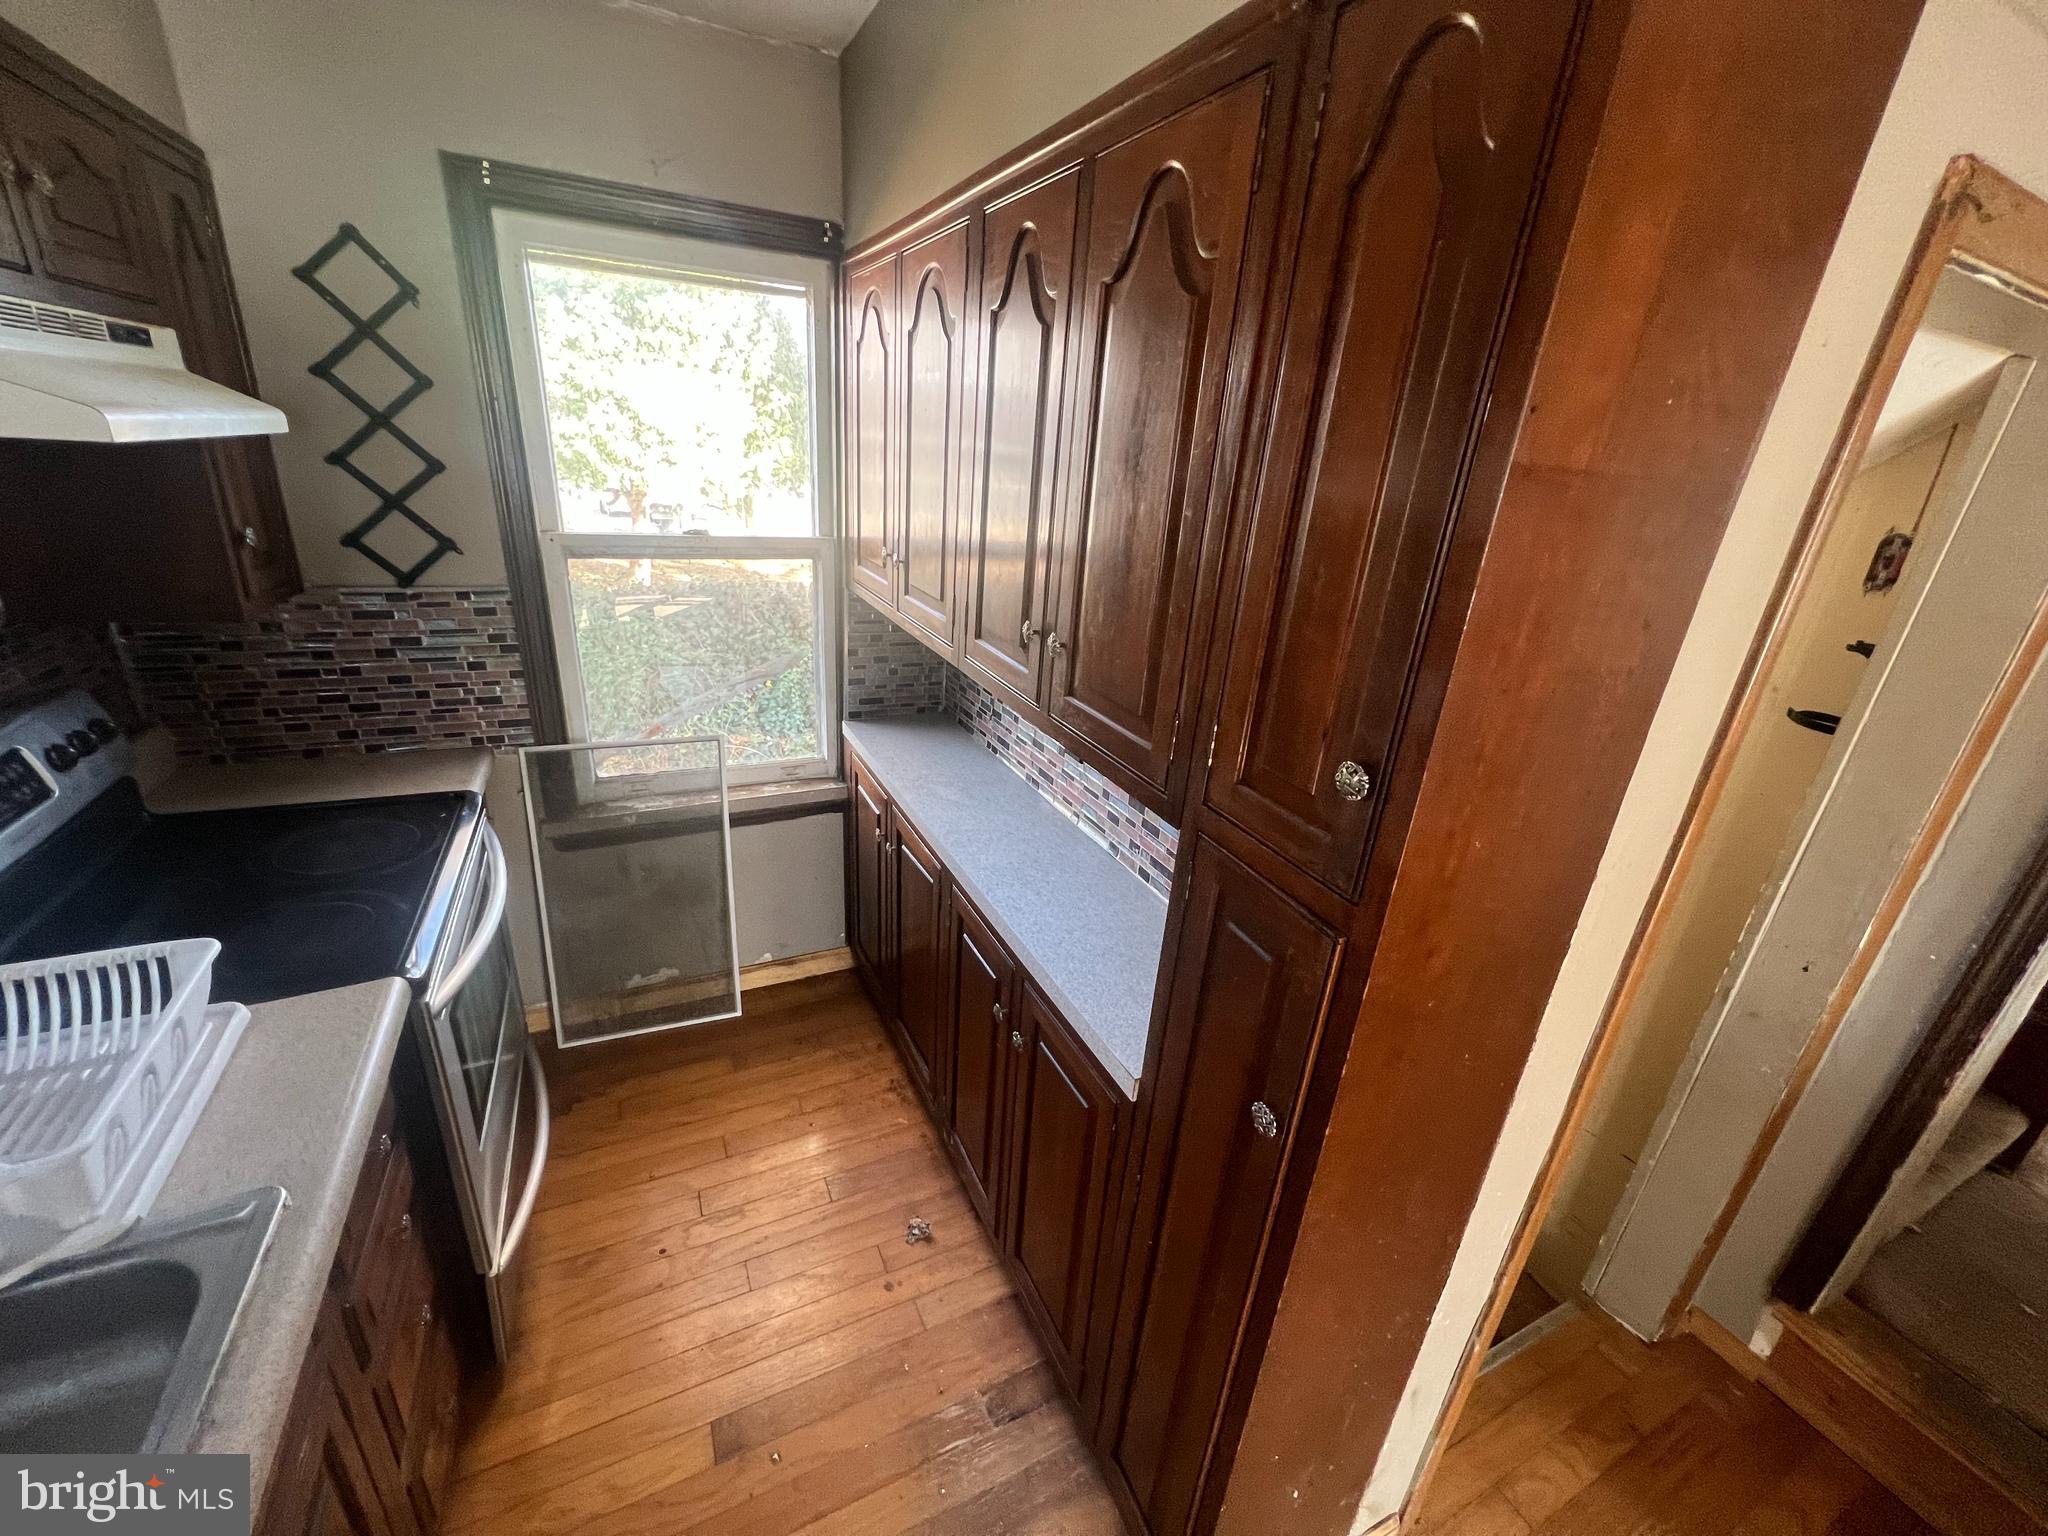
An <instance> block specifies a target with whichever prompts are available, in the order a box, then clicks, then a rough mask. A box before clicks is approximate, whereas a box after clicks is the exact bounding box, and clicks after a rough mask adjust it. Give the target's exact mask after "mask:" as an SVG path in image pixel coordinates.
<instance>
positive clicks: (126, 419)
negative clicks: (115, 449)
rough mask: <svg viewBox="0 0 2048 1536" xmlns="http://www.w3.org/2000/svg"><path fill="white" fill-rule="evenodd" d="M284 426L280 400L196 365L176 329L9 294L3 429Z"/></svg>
mask: <svg viewBox="0 0 2048 1536" xmlns="http://www.w3.org/2000/svg"><path fill="white" fill-rule="evenodd" d="M284 430H285V419H284V412H282V411H280V410H278V409H277V407H275V406H271V405H265V404H264V403H263V402H262V401H261V400H254V399H251V398H250V397H249V396H247V395H243V394H237V393H236V392H235V391H234V390H232V389H229V388H228V387H227V386H226V385H224V384H216V383H214V382H213V381H212V380H211V379H202V378H200V377H199V375H198V374H196V373H192V372H190V371H188V370H187V369H186V367H185V358H184V354H183V353H182V352H181V351H180V350H179V348H178V337H177V333H176V332H174V331H171V330H167V329H166V328H165V327H163V326H160V325H139V324H137V323H136V322H134V321H132V320H120V319H116V318H114V317H112V316H108V315H96V314H93V313H92V312H91V311H89V310H83V309H66V308H64V307H63V306H62V305H59V304H37V303H34V302H32V301H30V300H28V299H18V298H12V297H7V296H4V295H0V438H35V439H39V440H42V441H47V442H67V443H156V442H165V441H168V440H171V439H174V438H186V437H249V436H253V435H256V434H258V433H271V432H282V431H284Z"/></svg>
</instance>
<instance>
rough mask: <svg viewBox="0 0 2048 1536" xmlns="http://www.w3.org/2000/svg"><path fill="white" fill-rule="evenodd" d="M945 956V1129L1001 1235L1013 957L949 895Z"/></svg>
mask: <svg viewBox="0 0 2048 1536" xmlns="http://www.w3.org/2000/svg"><path fill="white" fill-rule="evenodd" d="M946 932H947V940H948V948H949V950H950V959H951V961H952V975H951V978H950V979H951V987H952V990H951V995H950V997H949V999H948V1006H947V1010H946V1013H947V1022H948V1027H949V1029H950V1032H951V1034H952V1041H953V1047H952V1052H951V1057H952V1073H953V1082H952V1091H951V1093H950V1094H949V1096H948V1097H949V1102H950V1106H951V1111H952V1112H951V1114H950V1115H949V1116H948V1117H947V1119H946V1126H945V1128H946V1131H947V1134H948V1136H949V1138H950V1140H951V1143H952V1147H953V1153H954V1162H955V1163H956V1164H957V1165H958V1167H959V1169H960V1174H961V1181H962V1182H963V1183H964V1184H965V1185H966V1186H967V1198H968V1200H969V1201H970V1202H972V1204H973V1206H974V1209H975V1211H976V1212H977V1213H978V1214H979V1215H980V1217H981V1220H982V1224H983V1225H984V1226H986V1227H987V1228H988V1229H989V1231H990V1232H992V1233H996V1234H997V1235H998V1238H999V1239H1000V1234H1001V1208H1000V1207H999V1206H998V1204H997V1203H996V1192H997V1190H998V1189H999V1188H1000V1185H999V1183H998V1179H999V1178H1000V1176H1001V1173H1002V1162H1003V1155H1004V1150H1005V1138H1006V1135H1007V1132H1008V1130H1009V1081H1010V1056H1011V1050H1010V1032H1011V1028H1012V1025H1011V1021H1010V1016H1011V1014H1012V1012H1013V1011H1014V1010H1015V1008H1016V999H1017V963H1016V961H1014V960H1012V959H1011V958H1010V952H1009V951H1008V950H1006V949H1005V948H1003V944H1002V941H1001V940H1000V939H998V938H997V937H996V936H995V932H994V930H993V929H991V928H990V927H989V925H988V923H987V921H986V920H985V919H984V918H983V917H982V915H981V914H980V913H979V912H977V911H976V910H975V909H974V906H973V904H972V903H970V902H969V901H967V899H966V898H965V897H963V896H961V895H960V894H959V893H958V892H957V891H956V892H955V893H954V896H953V900H952V902H951V906H950V911H949V913H948V917H947V928H946Z"/></svg>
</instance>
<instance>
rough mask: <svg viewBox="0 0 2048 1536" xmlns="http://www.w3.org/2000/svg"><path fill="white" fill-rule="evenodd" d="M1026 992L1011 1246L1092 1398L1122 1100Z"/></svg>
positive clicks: (1060, 1349) (1017, 1069)
mask: <svg viewBox="0 0 2048 1536" xmlns="http://www.w3.org/2000/svg"><path fill="white" fill-rule="evenodd" d="M1022 991H1023V997H1022V1005H1021V1007H1020V1008H1019V1009H1018V1027H1017V1029H1016V1031H1015V1032H1013V1033H1012V1034H1011V1036H1010V1044H1011V1046H1012V1048H1013V1050H1012V1054H1013V1055H1014V1056H1015V1058H1016V1059H1015V1062H1014V1063H1013V1071H1014V1078H1013V1081H1012V1085H1011V1090H1010V1112H1011V1136H1010V1151H1009V1163H1008V1166H1007V1178H1006V1183H1007V1185H1008V1192H1009V1211H1008V1217H1007V1220H1006V1222H1005V1230H1004V1248H1005V1250H1006V1251H1007V1252H1008V1253H1009V1255H1010V1257H1011V1258H1012V1260H1013V1261H1014V1269H1015V1273H1016V1276H1017V1287H1018V1290H1019V1291H1020V1292H1021V1293H1022V1295H1023V1298H1024V1305H1025V1310H1026V1311H1028V1312H1030V1313H1032V1314H1033V1316H1034V1317H1035V1318H1036V1320H1037V1322H1038V1324H1039V1330H1040V1332H1041V1333H1043V1334H1044V1336H1045V1340H1046V1343H1047V1345H1048V1346H1049V1347H1050V1350H1051V1354H1052V1362H1053V1367H1054V1369H1056V1370H1057V1371H1058V1372H1059V1374H1060V1379H1061V1381H1062V1382H1064V1383H1065V1385H1066V1388H1067V1390H1068V1391H1069V1392H1071V1393H1073V1394H1074V1396H1075V1397H1077V1398H1080V1399H1081V1400H1082V1401H1083V1402H1084V1403H1085V1402H1087V1401H1088V1397H1089V1391H1088V1389H1089V1388H1090V1386H1091V1385H1092V1382H1091V1381H1090V1380H1089V1377H1088V1374H1087V1361H1088V1353H1089V1350H1088V1346H1089V1342H1090V1337H1091V1335H1090V1322H1091V1319H1092V1309H1093V1304H1094V1300H1095V1289H1096V1287H1095V1273H1096V1261H1097V1259H1098V1258H1099V1257H1100V1248H1101V1236H1102V1228H1103V1218H1104V1213H1105V1211H1106V1210H1107V1208H1108V1205H1109V1196H1110V1181H1111V1178H1112V1176H1113V1174H1114V1171H1115V1167H1116V1156H1115V1154H1116V1151H1117V1136H1118V1133H1119V1130H1120V1129H1121V1127H1122V1125H1123V1121H1124V1116H1123V1115H1122V1114H1121V1112H1120V1111H1121V1109H1122V1106H1123V1104H1124V1102H1125V1100H1124V1098H1123V1095H1122V1093H1121V1091H1120V1090H1119V1089H1118V1088H1117V1087H1116V1085H1115V1084H1114V1083H1112V1082H1111V1081H1110V1080H1109V1077H1108V1075H1107V1074H1106V1073H1105V1072H1104V1071H1103V1070H1102V1068H1101V1066H1100V1065H1099V1064H1097V1062H1096V1060H1095V1058H1094V1057H1093V1056H1092V1055H1091V1054H1090V1053H1089V1052H1088V1050H1087V1049H1086V1047H1084V1046H1082V1045H1081V1044H1080V1042H1078V1041H1077V1040H1076V1039H1075V1038H1074V1036H1073V1034H1072V1033H1071V1032H1070V1031H1069V1030H1068V1029H1067V1026H1066V1023H1065V1021H1064V1020H1062V1019H1061V1018H1060V1016H1059V1015H1058V1014H1057V1013H1055V1012H1054V1011H1053V1008H1052V1005H1051V1004H1050V1003H1048V1002H1046V1000H1045V999H1044V998H1042V997H1040V996H1039V994H1038V989H1037V988H1035V987H1033V986H1032V985H1030V983H1028V982H1027V983H1025V985H1024V987H1023V989H1022Z"/></svg>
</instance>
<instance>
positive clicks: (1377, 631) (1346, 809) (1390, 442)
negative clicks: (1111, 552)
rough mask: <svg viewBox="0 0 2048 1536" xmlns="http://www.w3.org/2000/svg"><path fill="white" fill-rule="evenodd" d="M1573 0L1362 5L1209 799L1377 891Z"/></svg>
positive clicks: (1342, 84)
mask: <svg viewBox="0 0 2048 1536" xmlns="http://www.w3.org/2000/svg"><path fill="white" fill-rule="evenodd" d="M1570 24H1571V13H1570V8H1569V7H1567V6H1562V5H1526V4H1517V3H1514V0H1480V3H1476V4H1473V5H1471V6H1468V7H1464V8H1461V9H1456V10H1453V9H1450V8H1447V7H1446V6H1445V5H1444V4H1443V3H1442V0H1393V3H1390V4H1389V3H1378V0H1373V3H1367V0H1353V3H1352V4H1350V5H1349V6H1347V7H1346V8H1345V9H1344V10H1343V11H1342V12H1340V14H1339V16H1338V18H1337V23H1336V33H1335V39H1334V50H1333V54H1332V60H1331V81H1330V88H1329V92H1328V96H1327V98H1326V100H1327V106H1326V108H1325V113H1324V119H1323V123H1322V128H1321V132H1320V135H1319V138H1318V141H1317V145H1316V151H1315V156H1316V158H1315V163H1314V166H1313V169H1312V172H1311V181H1310V186H1309V194H1308V203H1307V208H1306V213H1305V218H1304V224H1303V228H1302V235H1301V239H1300V242H1299V245H1298V248H1297V252H1296V257H1295V270H1294V273H1293V280H1292V287H1291V296H1290V300H1289V305H1288V309H1287V313H1286V316H1285V320H1284V330H1283V334H1282V335H1281V336H1280V338H1279V345H1280V348H1281V351H1280V359H1281V361H1280V371H1279V376H1278V382H1277V385H1276V390H1275V395H1274V401H1273V407H1272V410H1271V412H1270V413H1269V420H1270V422H1271V423H1272V426H1271V429H1270V439H1269V441H1268V443H1267V445H1266V449H1265V453H1264V456H1263V459H1262V460H1261V461H1260V463H1261V464H1262V469H1261V475H1260V479H1259V481H1258V483H1257V486H1256V491H1255V497H1256V499H1255V502H1254V511H1253V520H1252V528H1251V535H1250V542H1249V546H1248V553H1247V555H1246V563H1245V567H1244V572H1245V574H1244V578H1243V581H1242V583H1241V589H1240V590H1241V593H1242V600H1241V602H1240V603H1239V605H1238V609H1237V615H1236V623H1235V630H1234V632H1233V634H1232V637H1231V640H1230V648H1229V659H1228V662H1227V664H1226V670H1225V674H1224V687H1223V690H1222V702H1221V707H1220V710H1219V714H1218V719H1217V728H1216V735H1215V742H1216V745H1215V752H1214V756H1213V760H1212V762H1211V765H1210V767H1209V769H1208V780H1207V791H1206V793H1207V798H1208V801H1209V803H1210V804H1211V805H1212V806H1213V807H1214V808H1215V809H1216V810H1218V811H1220V812H1221V813H1223V814H1224V815H1226V816H1228V817H1230V818H1231V819H1232V820H1233V821H1235V822H1237V823H1238V824H1239V825H1240V826H1242V827H1244V828H1245V829H1246V830H1247V831H1249V832H1251V833H1252V834H1253V835H1255V836H1256V837H1258V838H1259V839H1260V840H1261V841H1262V842H1264V843H1266V844H1267V845H1269V846H1270V847H1272V848H1273V849H1275V850H1276V851H1278V852H1280V853H1281V854H1283V855H1285V856H1286V857H1287V858H1288V859H1289V860H1291V861H1293V862H1294V863H1296V864H1298V865H1299V866H1300V867H1301V868H1302V869H1303V870H1305V871H1306V872H1307V873H1309V874H1311V875H1313V876H1315V877H1316V878H1317V879H1320V880H1322V881H1324V882H1325V883H1327V884H1328V885H1329V886H1331V887H1332V888H1333V889H1335V890H1337V891H1339V892H1342V893H1344V894H1346V895H1350V894H1354V893H1355V891H1356V888H1357V885H1358V881H1359V879H1360V876H1361V873H1362V871H1363V868H1364V864H1365V856H1366V852H1367V850H1368V847H1369V844H1370V839H1371V836H1372V830H1373V826H1374V824H1375V820H1376V814H1377V809H1378V806H1379V805H1380V803H1381V802H1382V800H1383V798H1384V795H1383V789H1384V786H1383V785H1382V784H1381V783H1380V782H1379V779H1380V777H1381V775H1382V773H1383V770H1384V768H1385V765H1386V764H1387V763H1389V762H1390V761H1391V760H1392V757H1393V748H1394V740H1395V736H1396V733H1397V732H1398V730H1399V728H1400V723H1401V718H1402V712H1403V708H1404V705H1405V702H1406V699H1407V696H1408V688H1409V678H1410V675H1411V673H1412V670H1413V661H1414V658H1415V656H1416V653H1417V651H1418V648H1419V645H1420V641H1421V637H1422V632H1423V627H1424V623H1425V621H1426V619H1427V617H1428V613H1429V607H1430V603H1431V600H1432V597H1433V594H1434V592H1435V590H1436V583H1437V571H1438V565H1439V561H1440V559H1441V554H1442V551H1443V548H1444V545H1445V542H1446V540H1447V538H1448V536H1449V531H1450V528H1451V525H1452V521H1453V516H1454V513H1455V510H1456V507H1457V502H1458V496H1459V493H1460V490H1461V487H1462V483H1463V474H1464V469H1465V462H1466V457H1467V453H1468V449H1469V445H1470V443H1471V440H1472V436H1473V433H1474V432H1475V431H1476V429H1477V427H1478V424H1479V422H1480V420H1481V418H1482V417H1483V414H1484V408H1485V396H1484V389H1485V383H1486V379H1487V374H1488V368H1489V363H1490V355H1491V350H1492V346H1493V338H1494V335H1495V330H1496V326H1497V322H1498V318H1499V315H1500V312H1501V309H1502V306H1503V305H1504V304H1505V302H1506V300H1507V295H1508V288H1509V281H1510V278H1511V276H1512V273H1513V268H1514V263H1515V257H1516V252H1517V247H1518V243H1519V239H1520V230H1521V226H1522V221H1523V214H1524V210H1525V209H1526V207H1527V205H1528V203H1529V199H1530V196H1531V193H1532V190H1533V187H1534V183H1535V179H1536V171H1537V165H1538V161H1539V158H1540V154H1541V149H1542V143H1543V138H1544V131H1545V124H1546V122H1547V120H1548V116H1549V111H1550V103H1551V98H1552V96H1553V94H1554V92H1555V90H1556V87H1557V81H1558V77H1559V74H1560V72H1561V69H1562V66H1563V61H1564V56H1565V50H1566V45H1567V41H1568V35H1569V32H1570Z"/></svg>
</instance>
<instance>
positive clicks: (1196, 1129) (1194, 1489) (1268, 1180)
mask: <svg viewBox="0 0 2048 1536" xmlns="http://www.w3.org/2000/svg"><path fill="white" fill-rule="evenodd" d="M1341 947H1342V946H1341V944H1340V943H1339V940H1338V937H1337V935H1336V934H1335V933H1334V932H1333V931H1332V930H1331V929H1330V928H1328V927H1327V926H1326V925H1325V924H1324V923H1322V922H1321V921H1320V920H1319V919H1318V918H1316V917H1315V916H1314V915H1313V914H1311V913H1310V912H1309V911H1308V910H1307V909H1306V908H1304V907H1302V906H1300V905H1298V904H1296V903H1295V902H1294V901H1292V900H1290V899H1289V898H1288V897H1286V896H1285V895H1283V894H1281V892H1279V891H1278V890H1276V889H1275V888H1274V887H1272V886H1271V885H1268V884H1267V883H1266V882H1265V881H1264V880H1262V879H1261V878H1260V877H1259V876H1258V875H1256V874H1254V873H1253V872H1252V871H1251V870H1250V869H1248V868H1246V867H1245V866H1244V865H1242V864H1240V863H1238V862H1237V861H1236V860H1235V859H1232V858H1231V857H1230V856H1229V855H1227V854H1225V853H1224V852H1222V850H1221V849H1219V848H1218V847H1217V846H1216V845H1215V844H1213V843H1211V842H1209V841H1208V840H1207V839H1203V840H1202V841H1200V842H1199V843H1198V844H1197V845H1196V848H1195V856H1194V874H1193V879H1192V881H1191V882H1190V888H1189V892H1188V897H1187V910H1186V914H1185V916H1184V918H1183V920H1182V925H1181V930H1180V948H1179V956H1178V961H1177V963H1176V965H1175V967H1174V975H1173V979H1172V991H1171V993H1170V995H1169V998H1168V1002H1167V1014H1166V1019H1165V1023H1164V1030H1165V1037H1166V1041H1167V1046H1166V1050H1165V1051H1164V1053H1163V1056H1164V1059H1163V1060H1162V1062H1161V1064H1160V1069H1159V1073H1158V1083H1157V1086H1156V1089H1155V1098H1154V1105H1155V1108H1154V1111H1153V1117H1152V1123H1151V1126H1150V1128H1149V1130H1148V1132H1147V1136H1146V1142H1147V1145H1146V1147H1145V1149H1144V1151H1143V1154H1142V1157H1143V1162H1142V1165H1141V1171H1140V1172H1139V1175H1138V1181H1139V1183H1138V1187H1139V1189H1140V1191H1141V1196H1140V1199H1139V1202H1138V1214H1137V1218H1136V1225H1135V1226H1134V1228H1133V1238H1132V1241H1131V1243H1130V1245H1129V1248H1130V1252H1129V1267H1128V1269H1127V1270H1126V1272H1125V1275H1124V1280H1123V1299H1122V1301H1121V1303H1120V1304H1119V1312H1120V1316H1121V1319H1122V1330H1121V1336H1122V1337H1123V1338H1127V1339H1129V1340H1130V1341H1131V1342H1130V1343H1129V1344H1128V1345H1127V1346H1123V1347H1120V1349H1119V1352H1118V1353H1119V1355H1120V1356H1122V1357H1123V1358H1124V1360H1125V1362H1126V1363H1125V1364H1124V1367H1123V1374H1122V1380H1121V1384H1120V1386H1119V1388H1118V1390H1117V1391H1116V1393H1115V1406H1114V1407H1113V1408H1112V1409H1111V1411H1109V1412H1108V1413H1106V1414H1105V1416H1104V1424H1103V1427H1102V1430H1101V1432H1100V1434H1099V1435H1098V1444H1099V1446H1100V1448H1101V1449H1102V1451H1103V1453H1104V1455H1105V1457H1106V1459H1107V1460H1108V1461H1109V1462H1110V1463H1111V1465H1112V1467H1113V1468H1114V1470H1115V1472H1116V1473H1117V1475H1119V1476H1120V1477H1121V1478H1122V1479H1123V1481H1124V1483H1125V1486H1126V1488H1127V1490H1128V1492H1129V1494H1130V1496H1131V1498H1132V1500H1133V1501H1134V1502H1135V1504H1136V1505H1137V1507H1138V1509H1139V1510H1140V1511H1142V1513H1143V1515H1144V1519H1145V1524H1146V1526H1147V1528H1148V1529H1149V1530H1150V1531H1152V1532H1154V1533H1155V1536H1168V1533H1173V1536H1179V1533H1180V1532H1182V1531H1185V1530H1186V1529H1187V1528H1188V1523H1189V1520H1190V1519H1191V1518H1192V1517H1193V1516H1194V1515H1195V1513H1196V1511H1197V1509H1198V1507H1199V1505H1200V1503H1201V1501H1202V1500H1203V1499H1204V1497H1205V1495H1207V1494H1208V1493H1210V1492H1212V1491H1214V1490H1216V1489H1218V1488H1220V1485H1221V1481H1222V1480H1221V1478H1219V1477H1217V1476H1215V1475H1214V1474H1215V1472H1216V1471H1217V1467H1216V1464H1215V1459H1214V1454H1213V1453H1214V1449H1215V1446H1216V1443H1217V1427H1218V1423H1219V1420H1220V1418H1221V1416H1222V1415H1223V1414H1224V1412H1225V1411H1226V1407H1227V1401H1228V1398H1229V1395H1230V1392H1231V1389H1232V1387H1233V1385H1234V1381H1233V1376H1232V1372H1233V1369H1234V1365H1235V1362H1236V1360H1237V1358H1238V1349H1239V1345H1240V1343H1241V1337H1242V1329H1243V1326H1244V1320H1245V1318H1246V1316H1247V1314H1248V1312H1249V1309H1250V1305H1251V1299H1252V1293H1253V1291H1254V1289H1255V1288H1256V1286H1257V1284H1258V1280H1259V1273H1260V1263H1261V1260H1262V1258H1263V1254H1264V1248H1265V1241H1266V1230H1267V1222H1268V1220H1269V1217H1270V1214H1271V1212H1272V1209H1273V1203H1274V1200H1275V1198H1276V1194H1277V1191H1278V1187H1279V1182H1280V1175H1281V1172H1282V1168H1283V1164H1284V1160H1285V1157H1286V1151H1287V1146H1288V1140H1289V1132H1290V1130H1291V1129H1292V1127H1293V1124H1294V1117H1295V1114H1296V1111H1297V1109H1298V1108H1299V1105H1300V1101H1301V1098H1302V1095H1303V1092H1304V1090H1305V1088H1306V1083H1307V1076H1308V1068H1309V1064H1310V1058H1311V1055H1312V1053H1313V1049H1314V1046H1315V1042H1316V1038H1317V1036H1318V1034H1319V1032H1320V1030H1321V1027H1322V1020H1323V1011H1324V1005H1325V999H1326V997H1327V995H1328V991H1329V987H1330V983H1331V980H1332V977H1333V976H1334V973H1335V970H1336V965H1337V961H1338V958H1339V954H1340V950H1341ZM1146 1233H1149V1234H1151V1235H1152V1236H1151V1240H1150V1241H1149V1242H1148V1241H1145V1240H1144V1237H1143V1234H1146Z"/></svg>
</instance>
